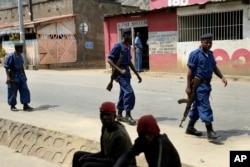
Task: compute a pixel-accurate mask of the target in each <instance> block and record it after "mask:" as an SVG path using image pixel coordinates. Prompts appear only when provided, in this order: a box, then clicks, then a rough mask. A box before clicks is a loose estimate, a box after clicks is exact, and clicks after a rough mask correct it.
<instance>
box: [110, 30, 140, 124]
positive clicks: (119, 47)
mask: <svg viewBox="0 0 250 167" xmlns="http://www.w3.org/2000/svg"><path fill="white" fill-rule="evenodd" d="M122 35H123V40H122V42H119V43H117V44H116V45H115V46H114V47H113V49H112V50H111V52H110V54H109V56H108V63H109V64H110V65H111V67H112V68H114V69H115V70H117V71H118V75H117V77H116V81H117V82H118V83H119V85H120V95H119V100H118V103H117V110H118V115H117V120H118V121H124V122H127V123H128V124H130V125H135V124H136V121H135V120H134V119H133V118H132V116H131V110H133V108H134V105H135V94H134V90H133V88H132V86H131V84H130V80H131V73H130V69H131V70H132V71H133V72H134V73H135V75H136V76H137V78H138V80H139V83H140V82H141V81H142V79H141V77H140V75H139V74H138V72H137V71H136V70H135V67H134V65H133V64H132V62H131V59H132V56H131V50H130V45H129V43H131V30H130V29H124V30H123V31H122ZM119 59H120V61H121V63H119V64H120V65H119V66H118V65H117V62H118V60H119ZM124 110H125V111H126V116H125V117H123V116H122V112H123V111H124Z"/></svg>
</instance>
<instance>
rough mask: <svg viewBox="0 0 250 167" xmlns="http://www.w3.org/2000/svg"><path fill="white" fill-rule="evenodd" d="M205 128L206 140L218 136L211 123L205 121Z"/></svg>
mask: <svg viewBox="0 0 250 167" xmlns="http://www.w3.org/2000/svg"><path fill="white" fill-rule="evenodd" d="M206 128H207V139H208V140H213V139H218V138H220V135H217V134H216V133H215V132H214V130H213V126H212V123H207V124H206Z"/></svg>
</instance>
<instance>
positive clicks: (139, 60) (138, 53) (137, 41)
mask: <svg viewBox="0 0 250 167" xmlns="http://www.w3.org/2000/svg"><path fill="white" fill-rule="evenodd" d="M140 37H141V34H140V32H137V33H136V37H135V53H136V56H135V57H136V71H137V72H142V49H143V47H142V43H141V39H140Z"/></svg>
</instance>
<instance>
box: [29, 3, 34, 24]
mask: <svg viewBox="0 0 250 167" xmlns="http://www.w3.org/2000/svg"><path fill="white" fill-rule="evenodd" d="M29 9H30V12H29V15H30V21H33V9H32V0H29Z"/></svg>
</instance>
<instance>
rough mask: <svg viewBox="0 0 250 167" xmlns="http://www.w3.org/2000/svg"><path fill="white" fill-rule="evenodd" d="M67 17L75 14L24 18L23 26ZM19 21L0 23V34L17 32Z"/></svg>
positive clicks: (31, 25)
mask: <svg viewBox="0 0 250 167" xmlns="http://www.w3.org/2000/svg"><path fill="white" fill-rule="evenodd" d="M69 17H76V14H68V15H60V16H52V17H46V18H38V19H34V20H33V21H29V20H25V21H24V27H26V28H27V27H34V25H36V24H39V23H44V22H50V21H55V20H60V19H65V18H69ZM19 32H20V31H19V22H12V23H3V24H0V35H1V34H10V33H19Z"/></svg>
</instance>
